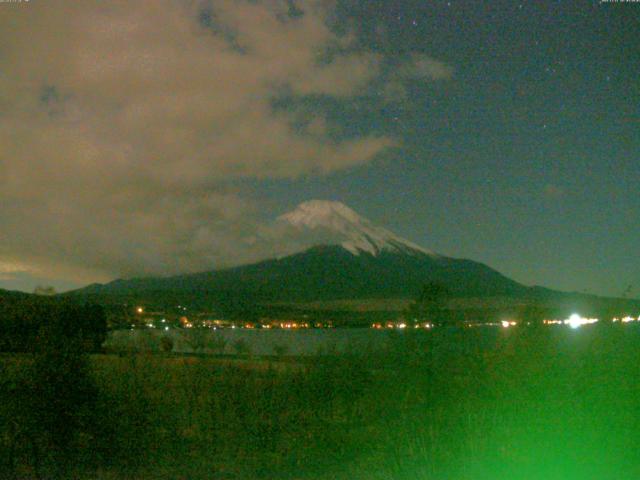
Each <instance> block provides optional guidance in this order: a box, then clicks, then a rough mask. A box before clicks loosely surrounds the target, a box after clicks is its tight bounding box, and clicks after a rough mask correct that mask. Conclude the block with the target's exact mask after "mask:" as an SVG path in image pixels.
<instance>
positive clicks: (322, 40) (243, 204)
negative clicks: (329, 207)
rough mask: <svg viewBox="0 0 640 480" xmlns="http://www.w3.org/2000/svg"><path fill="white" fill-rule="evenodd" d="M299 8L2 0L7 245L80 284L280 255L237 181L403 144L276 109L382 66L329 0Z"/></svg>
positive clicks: (269, 3)
mask: <svg viewBox="0 0 640 480" xmlns="http://www.w3.org/2000/svg"><path fill="white" fill-rule="evenodd" d="M290 3H291V2H288V1H279V0H265V1H239V0H217V1H215V2H213V1H210V2H207V1H197V0H183V1H178V0H153V1H152V0H146V1H142V0H141V1H136V2H131V1H122V0H111V1H109V2H102V1H97V0H87V1H83V2H75V1H62V0H57V1H56V0H50V1H47V2H29V3H28V4H27V3H22V4H16V5H7V6H3V7H2V8H0V24H1V25H3V28H2V29H1V30H0V145H2V150H1V151H0V221H1V222H2V225H3V228H2V231H1V232H0V258H5V259H6V261H7V262H20V263H21V264H25V265H28V266H29V268H38V269H39V270H40V271H41V272H52V273H51V274H52V275H53V274H54V272H55V275H57V276H59V275H60V272H61V271H64V272H65V274H69V275H72V276H74V277H75V278H78V279H80V278H81V279H83V280H84V279H86V278H89V277H92V276H93V277H94V278H100V279H103V278H107V277H111V276H117V275H139V274H151V273H175V272H179V271H193V270H202V269H206V268H211V267H215V266H220V265H229V264H233V263H240V262H243V261H249V260H253V259H255V257H257V256H258V255H265V254H267V252H263V251H261V250H260V249H259V248H257V247H256V246H255V245H253V246H252V239H253V238H255V232H256V231H257V230H258V229H259V225H260V220H259V212H258V211H257V209H256V205H254V204H253V203H252V202H251V200H250V199H247V198H241V197H239V196H238V195H237V194H236V193H235V192H233V191H230V190H229V189H228V188H224V187H222V186H221V185H222V182H223V181H228V180H230V179H234V178H247V177H249V178H257V179H266V178H287V177H296V176H300V175H306V174H317V173H328V172H333V171H336V170H340V169H344V168H347V167H351V166H355V165H359V164H363V163H366V162H368V161H370V160H371V159H372V158H374V157H375V156H376V155H378V154H379V153H380V152H382V151H384V150H385V149H386V148H389V147H392V146H393V145H394V144H395V141H394V139H393V138H390V137H388V136H375V135H362V136H360V137H357V138H349V139H344V140H341V141H336V140H335V139H334V138H332V137H330V136H329V135H327V134H326V131H327V126H326V120H325V118H324V116H323V113H322V112H320V111H318V112H316V113H315V114H314V115H313V116H312V118H310V119H309V128H308V132H307V133H305V132H301V131H299V130H296V129H295V128H292V126H291V123H292V120H293V118H292V116H293V115H294V114H295V112H287V111H283V110H274V108H273V107H272V102H273V100H274V98H277V97H278V95H281V94H282V92H289V94H290V95H293V96H306V95H320V96H329V97H333V98H335V99H337V100H340V101H348V100H349V98H351V97H353V96H355V95H358V94H359V93H360V92H361V91H362V90H363V89H365V88H367V86H368V85H369V84H370V83H371V82H373V81H376V80H377V79H379V78H380V76H381V74H382V73H381V68H382V67H381V65H382V63H383V59H382V58H381V57H380V56H379V55H377V54H375V53H372V52H368V51H365V50H363V49H362V48H358V46H357V42H356V39H355V38H354V37H353V36H352V35H351V34H348V33H347V34H346V35H341V36H340V35H337V34H336V33H334V32H333V31H332V30H331V28H330V27H329V26H328V22H327V18H328V15H329V14H330V13H331V9H330V3H328V2H326V1H322V0H308V1H303V2H299V3H298V4H296V5H297V6H296V9H295V11H292V10H291V6H290ZM292 13H293V14H292ZM327 49H332V51H334V52H337V53H335V54H334V55H332V56H331V57H330V58H329V59H327V56H326V55H325V53H326V51H327ZM425 62H426V63H425ZM406 68H407V72H406V75H410V74H409V73H408V72H409V71H414V73H413V74H412V75H418V76H423V77H430V78H437V77H439V76H442V75H443V72H444V70H446V68H445V67H444V66H442V65H440V66H438V64H437V62H436V63H433V61H432V63H429V61H427V60H425V59H422V60H420V59H413V60H411V62H409V64H408V65H407V66H406Z"/></svg>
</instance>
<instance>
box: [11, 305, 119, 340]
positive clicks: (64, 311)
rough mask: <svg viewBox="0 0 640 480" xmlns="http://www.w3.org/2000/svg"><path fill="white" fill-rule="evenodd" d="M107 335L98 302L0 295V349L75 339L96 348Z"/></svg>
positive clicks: (103, 316) (103, 315)
mask: <svg viewBox="0 0 640 480" xmlns="http://www.w3.org/2000/svg"><path fill="white" fill-rule="evenodd" d="M106 335H107V324H106V318H105V313H104V310H103V308H102V307H100V306H98V305H88V304H78V303H75V302H71V301H69V300H67V299H61V298H44V297H36V296H28V297H19V298H12V299H6V298H2V299H0V352H35V351H40V350H43V349H51V348H54V346H55V345H56V344H57V346H60V345H63V344H64V345H68V344H69V343H78V344H79V347H80V348H81V349H82V350H84V351H91V352H95V351H99V350H100V348H101V345H102V343H103V342H104V340H105V338H106Z"/></svg>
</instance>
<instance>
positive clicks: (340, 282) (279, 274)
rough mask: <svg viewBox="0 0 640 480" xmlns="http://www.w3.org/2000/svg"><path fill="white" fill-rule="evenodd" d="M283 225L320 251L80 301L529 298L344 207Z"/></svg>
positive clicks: (125, 286)
mask: <svg viewBox="0 0 640 480" xmlns="http://www.w3.org/2000/svg"><path fill="white" fill-rule="evenodd" d="M277 222H278V224H280V225H281V226H282V225H284V226H286V227H287V228H286V231H287V235H290V236H291V235H293V236H296V235H297V236H301V237H302V236H306V237H307V238H310V239H311V240H312V242H313V243H316V246H314V247H312V248H309V249H307V250H304V251H302V252H299V253H296V254H293V255H289V256H286V257H283V258H278V259H271V260H265V261H262V262H258V263H255V264H252V265H244V266H239V267H235V268H229V269H225V270H217V271H210V272H204V273H197V274H190V275H179V276H174V277H167V278H141V279H131V280H116V281H114V282H111V283H109V284H106V285H91V286H89V287H87V288H85V289H82V290H80V291H77V292H75V294H84V295H98V296H104V295H116V296H120V297H123V296H124V297H138V298H139V296H140V295H141V294H144V295H145V296H152V297H154V298H165V299H171V301H180V299H184V300H183V301H187V299H188V300H190V301H194V299H197V298H205V297H206V298H207V299H208V300H209V301H211V302H213V303H215V302H220V301H228V300H229V299H232V301H242V302H251V303H269V302H308V301H314V300H341V299H365V298H413V297H414V296H415V295H416V294H417V293H418V292H419V290H420V288H421V287H422V286H423V285H424V284H426V283H428V282H438V283H442V284H444V285H446V286H447V287H448V288H449V289H450V290H451V291H452V292H453V293H454V294H457V295H460V296H465V295H467V296H489V295H491V296H495V295H509V296H514V295H524V294H526V292H527V291H528V288H527V287H525V286H523V285H520V284H519V283H517V282H515V281H513V280H510V279H508V278H507V277H505V276H503V275H501V274H500V273H498V272H496V271H495V270H493V269H491V268H489V267H487V266H486V265H483V264H481V263H478V262H473V261H470V260H461V259H454V258H449V257H445V256H442V255H438V254H435V253H433V252H431V251H429V250H426V249H424V248H422V247H420V246H418V245H416V244H414V243H412V242H409V241H408V240H405V239H403V238H401V237H399V236H397V235H395V234H394V233H392V232H390V231H389V230H387V229H385V228H382V227H379V226H376V225H374V224H373V223H372V222H370V221H369V220H367V219H366V218H363V217H361V216H359V215H358V214H357V213H356V212H354V211H353V210H351V209H350V208H348V207H346V206H345V205H343V204H341V203H338V202H326V201H318V200H314V201H310V202H305V203H302V204H301V205H299V206H298V207H297V208H296V209H295V210H294V211H292V212H289V213H287V214H285V215H282V216H280V217H279V218H278V219H277ZM318 244H319V245H318Z"/></svg>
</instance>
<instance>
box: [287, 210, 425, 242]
mask: <svg viewBox="0 0 640 480" xmlns="http://www.w3.org/2000/svg"><path fill="white" fill-rule="evenodd" d="M278 221H280V222H284V223H285V224H288V225H291V226H293V227H295V228H296V229H298V230H302V231H312V232H313V233H317V234H319V236H323V237H328V238H329V239H330V241H331V243H338V244H340V245H342V247H344V248H345V249H346V250H348V251H350V252H351V253H353V254H354V255H359V254H360V253H361V252H366V253H370V254H371V255H378V254H379V253H380V252H382V251H389V252H394V253H407V254H412V255H416V254H426V255H435V254H434V253H433V252H431V251H429V250H426V249H424V248H422V247H420V246H418V245H416V244H415V243H412V242H410V241H408V240H405V239H403V238H401V237H399V236H397V235H396V234H394V233H393V232H390V231H389V230H387V229H386V228H383V227H379V226H377V225H374V224H373V223H371V222H370V221H369V220H368V219H366V218H364V217H362V216H360V215H358V214H357V213H356V212H355V211H353V210H352V209H351V208H349V207H347V206H346V205H344V204H343V203H340V202H334V201H327V200H310V201H307V202H303V203H301V204H300V205H298V207H297V208H296V209H295V210H293V211H291V212H289V213H285V214H284V215H281V216H280V217H278Z"/></svg>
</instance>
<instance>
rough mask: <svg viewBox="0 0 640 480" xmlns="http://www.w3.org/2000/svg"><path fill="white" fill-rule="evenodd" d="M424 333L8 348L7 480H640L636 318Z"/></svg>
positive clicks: (1, 392) (3, 424)
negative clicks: (377, 345)
mask: <svg viewBox="0 0 640 480" xmlns="http://www.w3.org/2000/svg"><path fill="white" fill-rule="evenodd" d="M417 335H427V334H426V333H423V332H407V333H406V334H401V335H397V336H395V337H392V338H391V339H390V341H389V344H388V345H387V348H386V349H385V350H384V351H376V352H370V353H368V354H358V355H355V354H354V355H349V354H342V355H335V356H324V357H316V358H306V359H302V358H299V359H297V358H286V359H282V358H267V359H265V358H262V359H259V358H250V357H246V358H236V359H226V360H222V359H217V358H212V357H196V356H192V357H179V356H169V355H167V356H163V355H160V354H155V355H152V354H149V355H123V356H116V355H96V356H91V357H89V358H88V359H80V360H77V359H76V360H73V358H71V360H70V358H67V357H64V356H62V357H60V356H58V357H56V356H53V357H51V358H35V360H34V358H32V357H30V356H5V357H1V362H2V363H1V364H2V367H1V368H2V370H3V371H2V372H1V373H2V377H1V378H2V379H3V380H2V383H1V384H0V405H1V406H0V428H1V429H2V431H1V432H0V439H1V441H2V445H1V446H0V447H2V448H0V461H1V462H2V463H1V464H0V469H1V471H2V472H3V473H2V475H4V477H2V478H38V476H39V478H56V477H58V478H79V479H94V478H97V479H120V478H122V479H149V478H153V479H180V478H184V479H309V480H311V479H313V480H321V479H322V480H324V479H327V480H329V479H337V480H340V479H350V480H359V479H362V480H368V479H371V480H377V479H425V480H426V479H434V480H440V479H442V480H444V479H451V480H467V479H468V480H483V479H487V480H493V479H496V480H501V479H508V480H518V479H522V480H538V479H539V480H556V479H557V480H573V479H575V480H583V479H594V480H607V479H612V480H613V479H616V480H618V479H634V478H640V450H639V449H638V444H639V443H640V428H639V427H640V330H639V329H637V328H636V327H634V326H621V325H616V326H593V327H583V328H581V329H579V330H571V329H569V328H567V327H550V328H544V329H543V328H535V329H527V328H514V329H508V331H507V330H505V331H504V332H501V333H500V335H498V337H497V339H496V340H495V344H493V345H492V346H491V348H489V349H487V348H482V349H480V348H479V349H477V351H471V352H468V351H465V352H461V351H456V350H455V349H452V350H451V351H450V352H449V353H448V354H447V355H446V356H444V357H443V356H442V355H439V356H438V357H437V358H436V357H434V356H433V355H432V352H431V351H430V348H429V342H428V339H427V340H426V341H425V338H419V337H417ZM460 335H477V333H473V334H472V333H467V332H464V333H460ZM471 340H473V339H471ZM56 362H60V363H56ZM68 362H71V364H70V365H67V363H68ZM73 362H76V363H73ZM78 362H79V363H78ZM50 417H51V418H56V419H59V420H60V419H62V420H63V421H64V422H63V423H60V422H58V423H56V422H55V421H49V423H47V420H46V419H47V418H50ZM62 420H60V421H61V422H62ZM61 425H66V426H67V427H66V428H64V429H63V430H64V436H62V437H61V436H60V435H61V434H60V432H58V431H57V430H56V429H59V428H60V426H61ZM56 442H57V445H67V447H66V448H61V447H56ZM65 442H66V443H65ZM34 445H35V447H34Z"/></svg>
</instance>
